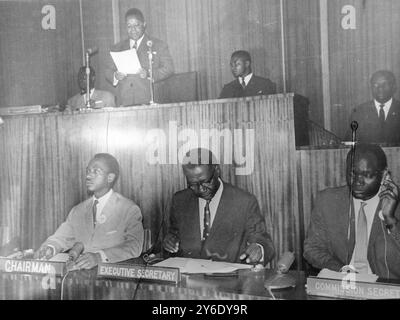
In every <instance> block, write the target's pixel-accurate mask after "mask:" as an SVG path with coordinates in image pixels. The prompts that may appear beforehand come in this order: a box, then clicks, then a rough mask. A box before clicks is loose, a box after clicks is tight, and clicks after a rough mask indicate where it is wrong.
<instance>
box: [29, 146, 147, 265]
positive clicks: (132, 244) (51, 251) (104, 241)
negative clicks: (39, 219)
mask: <svg viewBox="0 0 400 320" xmlns="http://www.w3.org/2000/svg"><path fill="white" fill-rule="evenodd" d="M118 175H119V164H118V161H117V160H116V159H115V158H114V157H113V156H112V155H110V154H108V153H99V154H96V155H95V156H94V157H93V159H92V160H91V161H90V162H89V164H88V167H87V168H86V186H87V188H88V190H89V192H90V193H93V196H92V197H91V198H89V199H87V200H85V201H83V202H82V203H80V204H78V205H77V206H75V207H74V208H72V210H71V212H70V213H69V215H68V217H67V220H66V221H65V222H64V223H62V224H61V226H60V227H59V228H58V229H57V230H56V232H55V233H54V234H53V235H52V236H50V237H49V238H48V239H47V240H46V241H45V242H44V243H43V244H42V245H41V247H40V249H39V250H38V251H37V252H36V253H35V257H36V258H39V259H40V258H46V259H49V258H51V257H52V256H53V255H55V254H56V253H59V252H64V251H67V250H69V249H71V248H72V247H73V245H74V244H75V243H76V242H81V243H82V244H83V246H84V252H83V254H82V255H81V256H80V257H79V258H78V259H77V260H76V263H75V264H76V266H77V267H78V268H81V269H90V268H93V267H94V266H96V265H97V264H98V263H99V262H118V261H123V260H128V259H131V258H135V257H138V256H139V255H140V254H141V251H142V246H143V225H142V214H141V211H140V208H139V207H138V206H137V205H136V204H135V203H134V202H133V201H132V200H129V199H127V198H125V197H124V196H122V195H121V194H119V193H117V192H115V191H113V189H112V188H113V186H114V184H115V182H116V180H117V179H118Z"/></svg>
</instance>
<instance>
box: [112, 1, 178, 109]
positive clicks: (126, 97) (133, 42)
mask: <svg viewBox="0 0 400 320" xmlns="http://www.w3.org/2000/svg"><path fill="white" fill-rule="evenodd" d="M125 22H126V28H127V31H128V39H125V40H123V41H121V42H119V43H117V44H115V45H114V46H113V47H112V48H111V50H110V51H112V52H119V51H125V50H135V51H136V53H137V56H138V58H139V62H140V65H141V69H140V71H139V73H138V74H124V73H122V72H119V71H118V70H117V67H116V66H115V64H114V62H113V61H112V59H111V56H110V59H111V60H110V61H109V64H108V65H107V68H106V79H107V80H108V81H109V82H110V83H111V84H112V85H113V86H114V87H117V90H118V95H117V100H118V104H119V105H123V106H131V105H137V104H148V103H149V102H150V99H151V94H150V81H149V77H150V74H149V69H150V64H149V54H148V52H149V51H152V52H154V54H153V79H154V81H160V80H163V79H166V78H168V77H169V76H171V75H172V74H173V73H174V65H173V61H172V57H171V55H170V53H169V50H168V46H167V44H166V43H164V42H163V41H161V40H159V39H156V38H154V37H151V36H149V35H147V34H146V33H145V30H146V22H145V20H144V16H143V14H142V12H141V11H140V10H139V9H136V8H133V9H129V10H128V11H127V12H126V14H125Z"/></svg>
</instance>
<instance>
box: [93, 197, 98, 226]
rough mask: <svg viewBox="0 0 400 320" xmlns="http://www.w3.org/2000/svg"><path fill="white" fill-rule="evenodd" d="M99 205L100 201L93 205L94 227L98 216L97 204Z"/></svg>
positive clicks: (95, 201)
mask: <svg viewBox="0 0 400 320" xmlns="http://www.w3.org/2000/svg"><path fill="white" fill-rule="evenodd" d="M98 203H99V200H97V199H96V200H94V203H93V208H92V211H93V225H94V226H96V214H97V204H98Z"/></svg>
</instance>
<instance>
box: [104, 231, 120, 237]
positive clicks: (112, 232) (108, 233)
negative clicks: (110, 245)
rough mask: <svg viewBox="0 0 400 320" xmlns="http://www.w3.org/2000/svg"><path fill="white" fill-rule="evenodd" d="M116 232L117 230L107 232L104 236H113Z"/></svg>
mask: <svg viewBox="0 0 400 320" xmlns="http://www.w3.org/2000/svg"><path fill="white" fill-rule="evenodd" d="M116 232H117V230H112V231H108V232H106V235H108V236H109V235H111V234H114V233H116Z"/></svg>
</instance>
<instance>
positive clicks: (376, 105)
mask: <svg viewBox="0 0 400 320" xmlns="http://www.w3.org/2000/svg"><path fill="white" fill-rule="evenodd" d="M392 102H393V98H390V100H389V101H386V103H380V102H378V101H376V100H375V99H374V104H375V108H376V111H377V112H378V115H379V111H380V109H381V105H382V104H383V105H385V106H384V107H383V111H384V112H385V117H387V115H388V113H389V109H390V107H391V106H392Z"/></svg>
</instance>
